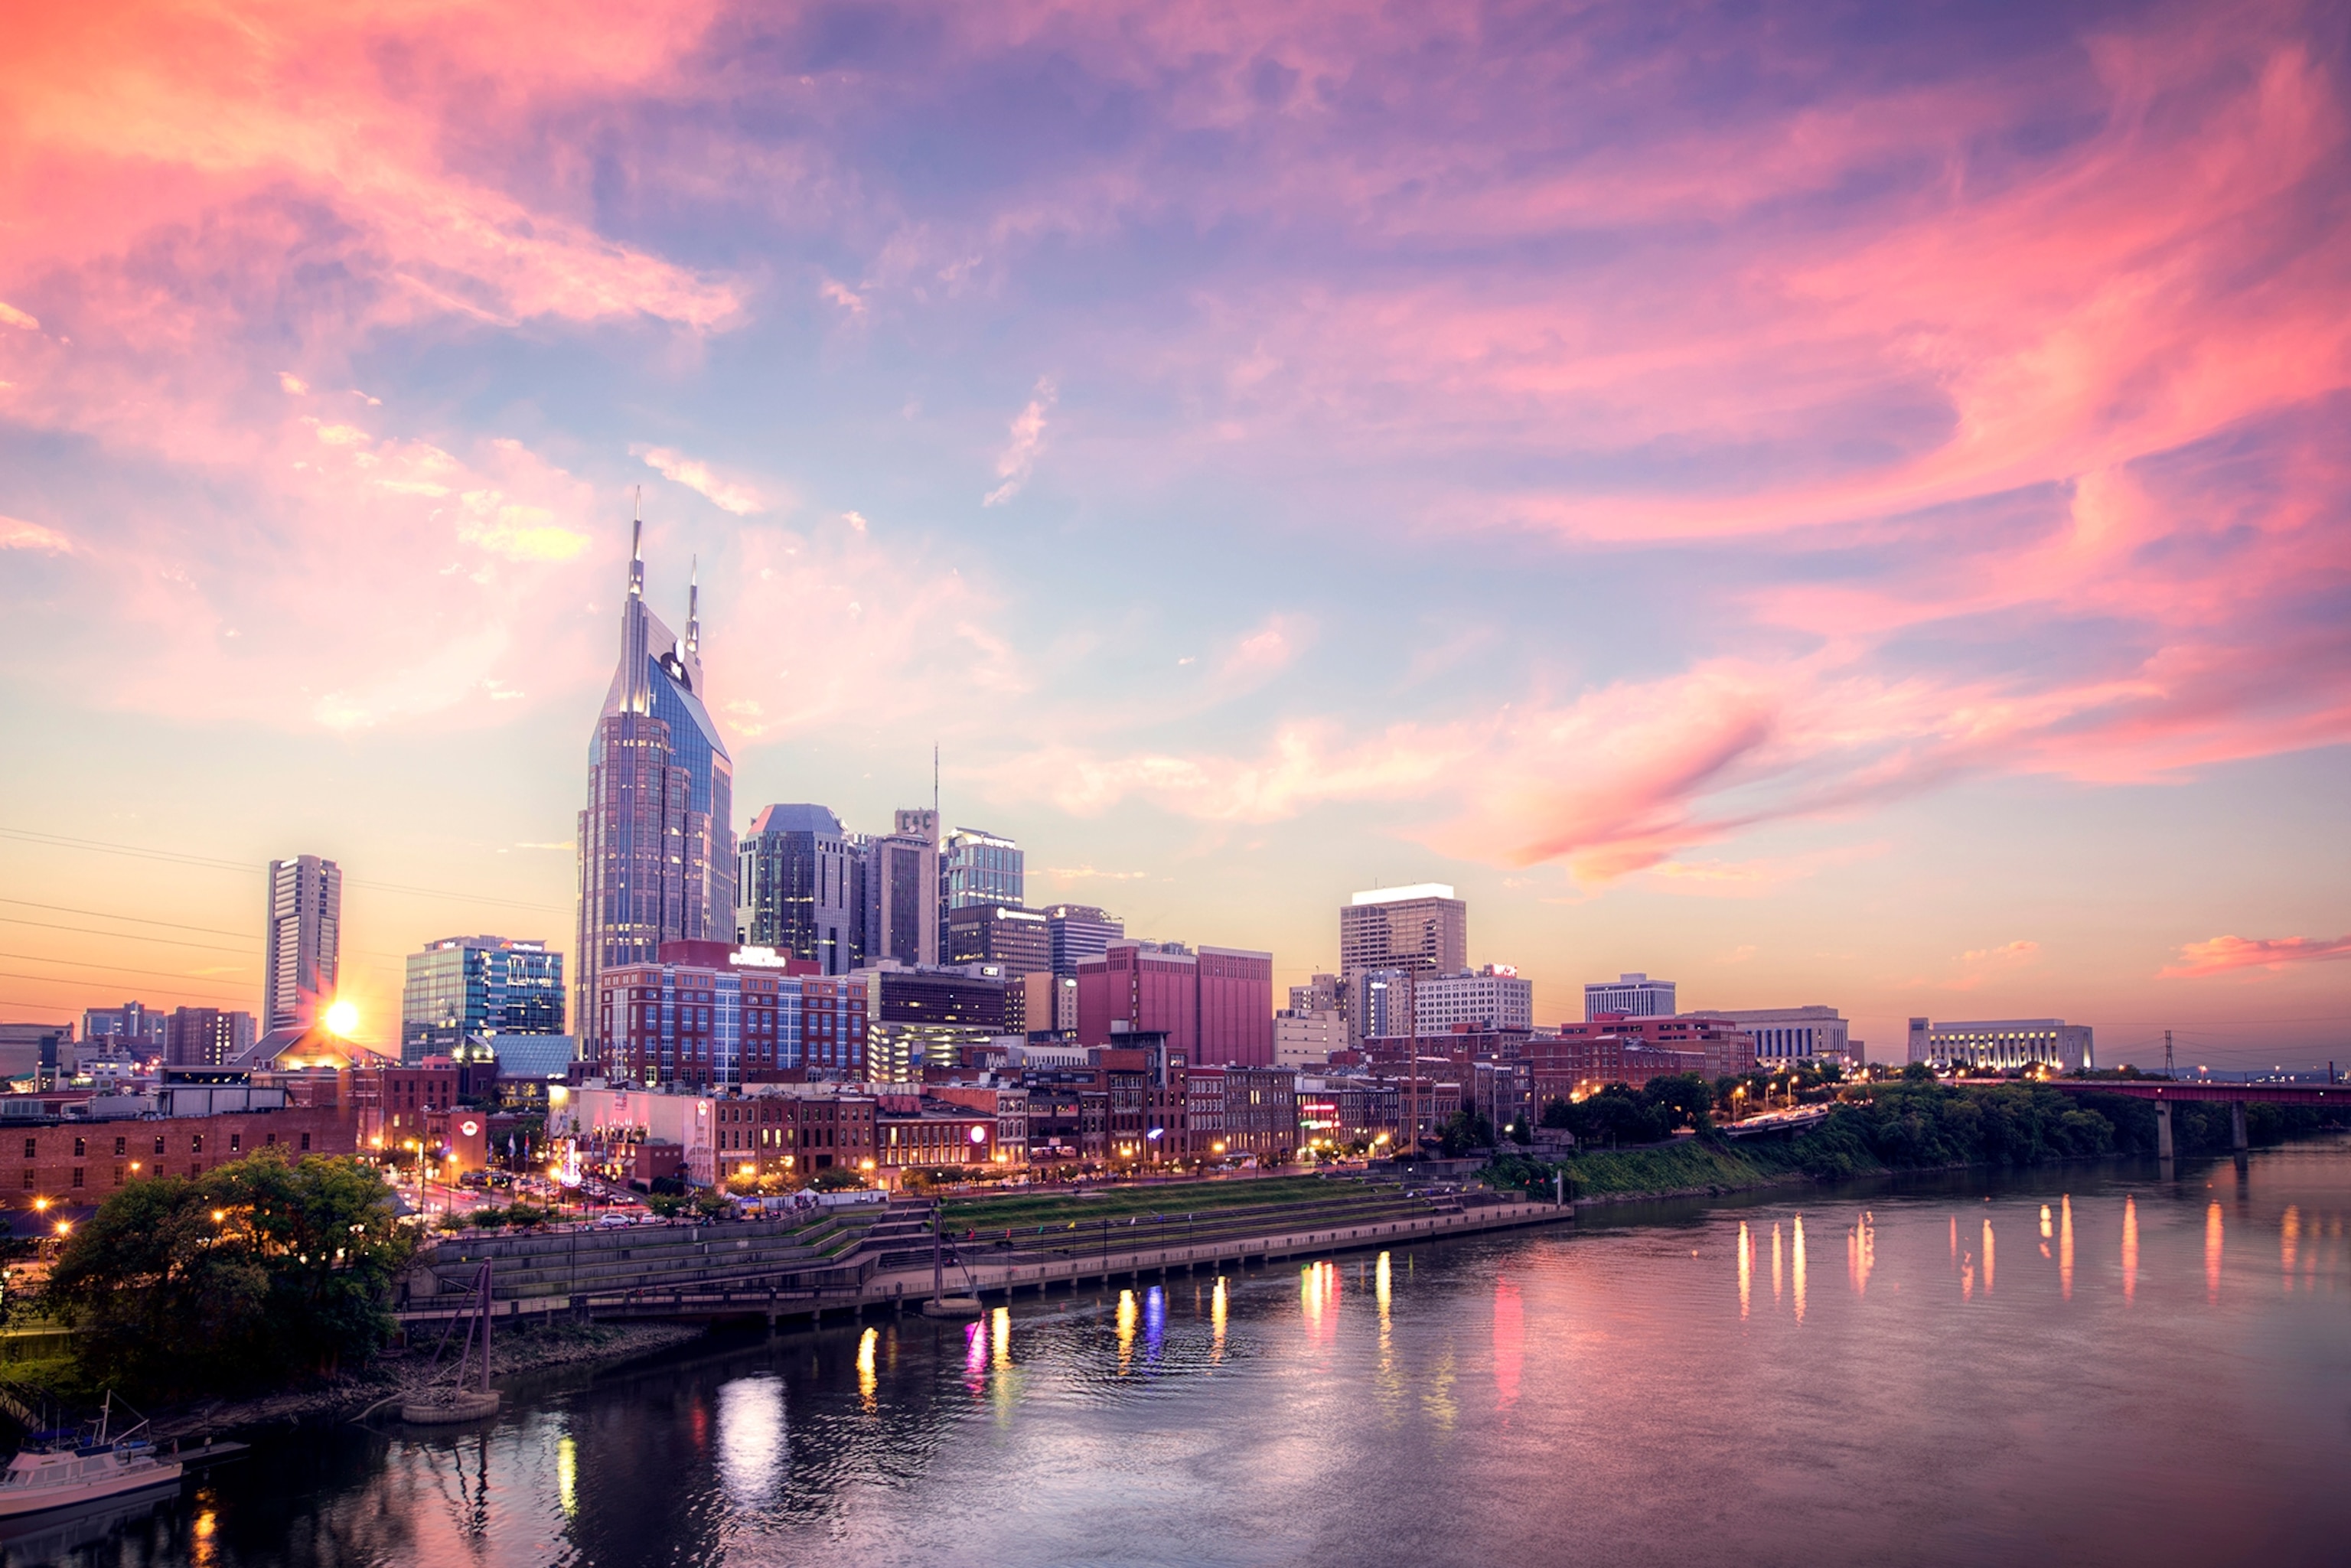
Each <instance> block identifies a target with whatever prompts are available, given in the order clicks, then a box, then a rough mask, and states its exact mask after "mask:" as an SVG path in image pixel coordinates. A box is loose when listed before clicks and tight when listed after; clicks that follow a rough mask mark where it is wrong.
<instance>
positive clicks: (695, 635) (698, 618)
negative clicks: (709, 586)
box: [685, 555, 702, 653]
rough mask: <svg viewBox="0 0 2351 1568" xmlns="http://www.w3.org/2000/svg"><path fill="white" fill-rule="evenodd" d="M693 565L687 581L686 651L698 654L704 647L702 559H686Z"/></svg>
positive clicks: (687, 575)
mask: <svg viewBox="0 0 2351 1568" xmlns="http://www.w3.org/2000/svg"><path fill="white" fill-rule="evenodd" d="M686 559H688V560H689V561H691V562H692V563H693V564H692V565H691V566H690V567H689V568H688V569H687V571H686V579H685V651H686V652H687V653H696V652H698V651H699V650H700V649H701V646H702V558H701V557H700V556H698V555H697V556H689V557H687V558H686Z"/></svg>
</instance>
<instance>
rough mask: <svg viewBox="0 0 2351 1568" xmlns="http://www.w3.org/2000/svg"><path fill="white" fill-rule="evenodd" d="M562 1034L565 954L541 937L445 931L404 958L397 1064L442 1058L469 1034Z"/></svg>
mask: <svg viewBox="0 0 2351 1568" xmlns="http://www.w3.org/2000/svg"><path fill="white" fill-rule="evenodd" d="M562 1032H563V955H562V954H560V953H555V952H550V951H549V950H548V946H547V944H546V943H544V942H541V941H536V940H532V941H517V940H515V939H514V938H512V937H507V936H444V937H443V938H442V939H441V940H439V941H437V942H428V943H426V944H425V945H424V949H423V951H422V952H419V953H411V954H410V955H409V956H408V966H407V974H406V976H405V977H404V979H403V981H402V985H401V990H400V1057H401V1060H402V1061H406V1062H410V1063H414V1062H418V1061H423V1059H424V1058H426V1057H428V1056H446V1055H448V1054H449V1053H450V1052H451V1051H454V1050H455V1049H456V1047H458V1046H459V1045H461V1044H463V1043H464V1042H465V1039H466V1037H467V1036H469V1035H490V1034H561V1033H562Z"/></svg>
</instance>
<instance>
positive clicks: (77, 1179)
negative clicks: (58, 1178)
mask: <svg viewBox="0 0 2351 1568" xmlns="http://www.w3.org/2000/svg"><path fill="white" fill-rule="evenodd" d="M73 1184H74V1186H80V1185H81V1167H80V1166H74V1174H73Z"/></svg>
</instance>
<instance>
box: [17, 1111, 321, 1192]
mask: <svg viewBox="0 0 2351 1568" xmlns="http://www.w3.org/2000/svg"><path fill="white" fill-rule="evenodd" d="M354 1128H355V1124H354V1121H353V1118H352V1114H351V1111H350V1107H348V1106H336V1105H328V1106H287V1107H286V1108H284V1109H281V1110H276V1111H241V1112H230V1113H224V1114H221V1115H216V1116H170V1117H136V1118H125V1119H123V1120H120V1121H107V1122H97V1121H93V1122H38V1123H23V1122H20V1123H12V1124H0V1156H5V1158H0V1199H5V1203H6V1205H7V1206H8V1207H20V1208H21V1207H31V1206H32V1204H33V1202H34V1200H35V1199H36V1198H44V1197H46V1198H47V1199H49V1200H50V1201H52V1202H59V1203H83V1202H87V1203H96V1202H99V1200H101V1199H103V1198H105V1197H108V1196H110V1195H111V1194H113V1193H115V1192H118V1191H120V1189H121V1188H122V1187H123V1186H126V1185H127V1184H129V1183H131V1182H134V1181H137V1180H139V1179H140V1178H141V1177H142V1176H158V1175H161V1176H190V1177H193V1176H202V1175H203V1174H204V1172H206V1171H208V1170H211V1169H212V1168H213V1167H214V1166H220V1165H225V1164H226V1163H228V1162H229V1161H231V1160H241V1159H243V1158H245V1157H246V1155H252V1154H256V1153H258V1152H259V1151H260V1150H263V1149H268V1148H280V1149H283V1150H285V1151H286V1153H287V1155H291V1156H292V1157H294V1158H297V1159H299V1158H300V1157H301V1156H302V1155H349V1154H354V1153H357V1152H358V1146H357V1143H356V1140H355V1138H354V1135H353V1134H354Z"/></svg>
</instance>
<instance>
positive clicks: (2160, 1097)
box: [2049, 1078, 2351, 1160]
mask: <svg viewBox="0 0 2351 1568" xmlns="http://www.w3.org/2000/svg"><path fill="white" fill-rule="evenodd" d="M2049 1087H2051V1088H2052V1089H2062V1090H2064V1091H2065V1092H2067V1093H2069V1094H2119V1095H2121V1096H2123V1097H2124V1098H2125V1099H2126V1100H2152V1101H2154V1102H2155V1154H2156V1157H2157V1158H2158V1159H2164V1160H2168V1159H2170V1158H2171V1157H2172V1149H2171V1108H2172V1106H2173V1105H2175V1104H2178V1103H2181V1102H2183V1101H2191V1102H2195V1103H2200V1104H2207V1105H2226V1106H2228V1107H2229V1136H2230V1142H2231V1145H2233V1146H2234V1147H2235V1149H2236V1151H2237V1153H2239V1154H2240V1155H2241V1154H2243V1153H2244V1152H2245V1151H2246V1149H2247V1148H2248V1147H2250V1146H2251V1145H2250V1141H2249V1140H2248V1139H2247V1138H2246V1136H2245V1107H2246V1106H2248V1105H2314V1106H2325V1105H2335V1106H2351V1084H2339V1083H2337V1084H2322V1083H2218V1082H2212V1081H2211V1080H2210V1079H2202V1078H2059V1079H2055V1080H2053V1081H2052V1082H2051V1083H2050V1085H2049Z"/></svg>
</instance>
